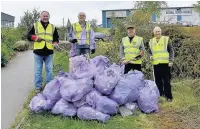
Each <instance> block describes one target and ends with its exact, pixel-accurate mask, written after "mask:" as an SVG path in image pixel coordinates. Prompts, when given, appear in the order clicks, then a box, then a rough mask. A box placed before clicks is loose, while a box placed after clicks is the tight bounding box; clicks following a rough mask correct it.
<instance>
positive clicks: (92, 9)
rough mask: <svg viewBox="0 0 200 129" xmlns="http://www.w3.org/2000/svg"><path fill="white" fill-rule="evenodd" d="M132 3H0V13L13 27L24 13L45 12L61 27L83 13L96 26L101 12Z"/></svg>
mask: <svg viewBox="0 0 200 129" xmlns="http://www.w3.org/2000/svg"><path fill="white" fill-rule="evenodd" d="M194 3H196V1H169V2H168V5H169V7H182V6H192V4H194ZM133 6H134V2H132V1H125V2H124V1H85V2H84V1H81V2H78V1H75V2H70V1H57V2H56V1H48V2H47V1H23V2H22V1H1V12H4V13H7V14H10V15H12V16H15V26H16V25H17V24H18V23H19V21H20V17H21V16H23V14H24V11H26V10H30V11H31V10H33V8H34V7H35V8H38V10H40V11H42V10H47V11H49V12H50V15H51V17H50V22H51V23H53V24H55V25H58V26H61V25H62V23H63V18H65V24H66V23H67V19H68V18H69V19H70V21H71V22H76V21H77V14H78V12H80V11H84V12H85V13H86V15H87V20H91V19H93V18H94V19H97V21H98V24H101V23H102V10H106V9H130V8H133Z"/></svg>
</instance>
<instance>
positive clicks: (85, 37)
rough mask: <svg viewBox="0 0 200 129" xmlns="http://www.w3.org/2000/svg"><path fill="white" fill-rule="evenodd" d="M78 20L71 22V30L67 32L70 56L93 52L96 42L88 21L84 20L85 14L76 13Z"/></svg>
mask: <svg viewBox="0 0 200 129" xmlns="http://www.w3.org/2000/svg"><path fill="white" fill-rule="evenodd" d="M78 19H79V21H78V22H76V23H73V24H72V28H71V30H70V31H69V32H68V38H69V41H70V42H71V43H72V48H71V51H70V56H71V57H73V56H78V55H82V54H89V53H90V51H91V54H94V53H95V49H96V42H95V39H94V38H95V35H94V31H93V29H92V28H91V27H90V25H89V23H88V22H87V21H85V19H86V14H85V13H84V12H80V13H79V14H78Z"/></svg>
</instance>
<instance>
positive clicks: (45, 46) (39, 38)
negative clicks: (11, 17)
mask: <svg viewBox="0 0 200 129" xmlns="http://www.w3.org/2000/svg"><path fill="white" fill-rule="evenodd" d="M40 18H41V21H39V22H36V23H34V25H33V27H32V28H31V30H30V31H29V32H28V36H27V37H28V40H29V41H34V50H33V53H34V59H35V70H34V71H35V81H34V82H35V89H36V92H40V91H41V90H42V68H43V62H44V63H45V69H46V84H47V83H48V82H50V81H51V80H52V71H53V47H57V45H58V44H57V43H58V42H59V36H58V32H57V29H56V28H55V26H54V25H53V24H51V23H49V13H48V12H47V11H42V13H41V16H40Z"/></svg>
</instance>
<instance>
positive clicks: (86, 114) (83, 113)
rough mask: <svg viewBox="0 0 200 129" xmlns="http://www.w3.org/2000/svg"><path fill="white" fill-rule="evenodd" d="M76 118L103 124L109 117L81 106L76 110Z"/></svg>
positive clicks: (88, 107)
mask: <svg viewBox="0 0 200 129" xmlns="http://www.w3.org/2000/svg"><path fill="white" fill-rule="evenodd" d="M77 116H78V117H79V118H80V119H82V120H98V121H101V122H103V123H105V122H107V121H108V120H109V119H110V115H107V114H103V113H101V112H99V111H97V110H95V109H93V108H92V107H90V106H82V107H80V108H78V110H77Z"/></svg>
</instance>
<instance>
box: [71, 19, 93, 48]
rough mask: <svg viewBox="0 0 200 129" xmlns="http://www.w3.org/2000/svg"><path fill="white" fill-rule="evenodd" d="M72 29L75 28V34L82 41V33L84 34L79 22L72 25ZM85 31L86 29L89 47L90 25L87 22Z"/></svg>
mask: <svg viewBox="0 0 200 129" xmlns="http://www.w3.org/2000/svg"><path fill="white" fill-rule="evenodd" d="M72 27H73V30H74V32H75V36H76V38H77V39H80V38H81V33H82V27H81V25H80V24H79V22H76V23H74V24H72ZM85 29H86V38H87V40H86V43H87V45H90V40H89V38H90V25H89V24H88V22H86V28H85ZM83 40H85V39H83Z"/></svg>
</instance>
